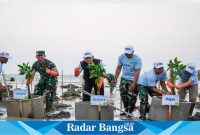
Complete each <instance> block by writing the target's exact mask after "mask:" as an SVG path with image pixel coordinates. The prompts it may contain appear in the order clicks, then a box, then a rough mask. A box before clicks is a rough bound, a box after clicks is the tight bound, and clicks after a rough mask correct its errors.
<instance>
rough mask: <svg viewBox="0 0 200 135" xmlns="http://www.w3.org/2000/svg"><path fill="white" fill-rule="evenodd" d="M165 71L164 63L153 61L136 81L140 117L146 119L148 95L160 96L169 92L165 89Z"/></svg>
mask: <svg viewBox="0 0 200 135" xmlns="http://www.w3.org/2000/svg"><path fill="white" fill-rule="evenodd" d="M166 76H167V74H166V71H165V70H164V65H163V63H162V62H155V63H154V68H153V69H152V70H149V71H148V72H146V73H144V74H143V75H142V76H140V78H139V79H138V82H137V88H138V91H139V98H140V117H139V118H140V119H142V120H146V113H147V110H148V95H150V96H151V97H152V96H162V95H163V94H170V92H169V91H168V90H167V87H166V84H165V81H166ZM158 81H159V82H160V85H161V87H162V89H163V90H159V89H158V88H157V87H156V84H157V82H158Z"/></svg>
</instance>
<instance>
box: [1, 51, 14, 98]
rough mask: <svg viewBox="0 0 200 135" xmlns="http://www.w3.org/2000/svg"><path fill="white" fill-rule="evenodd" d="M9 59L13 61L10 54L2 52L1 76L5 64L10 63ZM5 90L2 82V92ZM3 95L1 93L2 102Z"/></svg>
mask: <svg viewBox="0 0 200 135" xmlns="http://www.w3.org/2000/svg"><path fill="white" fill-rule="evenodd" d="M8 59H11V57H10V55H9V53H8V52H0V74H1V72H2V67H3V64H6V63H7V62H8ZM4 90H5V88H4V86H3V85H2V84H1V82H0V92H2V91H4ZM1 98H2V97H1V93H0V100H1Z"/></svg>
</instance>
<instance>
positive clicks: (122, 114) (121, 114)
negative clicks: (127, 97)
mask: <svg viewBox="0 0 200 135" xmlns="http://www.w3.org/2000/svg"><path fill="white" fill-rule="evenodd" d="M125 112H127V113H128V108H126V109H125ZM119 115H120V116H124V115H126V113H124V112H123V113H120V114H119Z"/></svg>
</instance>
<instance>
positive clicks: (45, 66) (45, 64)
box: [27, 51, 59, 112]
mask: <svg viewBox="0 0 200 135" xmlns="http://www.w3.org/2000/svg"><path fill="white" fill-rule="evenodd" d="M36 58H37V61H36V62H35V63H34V64H33V66H32V69H33V72H32V80H33V78H34V76H35V73H36V72H39V74H40V80H39V83H38V84H37V85H36V86H35V90H34V94H35V95H43V94H44V92H45V90H47V92H46V112H49V111H50V110H51V107H52V105H53V99H54V97H55V95H56V89H57V86H56V85H57V76H58V75H59V73H58V71H57V68H56V66H55V64H54V63H53V62H51V61H50V60H48V59H46V55H45V51H37V52H36ZM27 83H28V84H30V83H31V81H30V82H27Z"/></svg>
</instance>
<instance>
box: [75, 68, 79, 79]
mask: <svg viewBox="0 0 200 135" xmlns="http://www.w3.org/2000/svg"><path fill="white" fill-rule="evenodd" d="M79 74H80V68H79V67H76V68H75V69H74V76H75V77H77V76H79Z"/></svg>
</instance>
